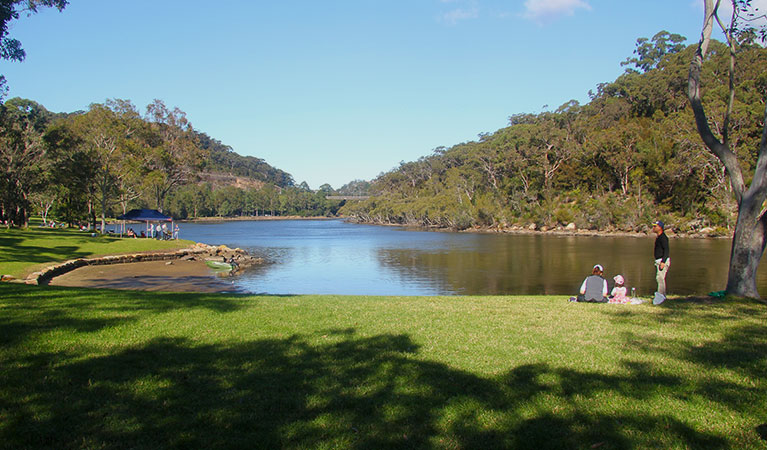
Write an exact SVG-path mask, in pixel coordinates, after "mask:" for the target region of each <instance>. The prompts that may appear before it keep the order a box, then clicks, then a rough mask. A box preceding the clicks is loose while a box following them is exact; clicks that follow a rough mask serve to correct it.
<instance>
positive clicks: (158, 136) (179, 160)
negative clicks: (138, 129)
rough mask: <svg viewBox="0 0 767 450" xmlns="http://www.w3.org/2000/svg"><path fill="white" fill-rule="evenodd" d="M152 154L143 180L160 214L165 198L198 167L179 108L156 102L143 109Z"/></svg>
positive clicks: (189, 127) (193, 144)
mask: <svg viewBox="0 0 767 450" xmlns="http://www.w3.org/2000/svg"><path fill="white" fill-rule="evenodd" d="M146 111H147V118H146V120H147V122H149V124H150V128H151V130H152V133H151V135H150V136H149V142H150V147H151V149H152V151H151V152H150V153H149V156H148V158H147V160H146V164H147V166H148V167H149V169H150V173H149V174H148V176H147V178H146V182H147V184H148V187H149V189H150V190H151V192H152V194H153V196H154V198H155V202H156V205H157V209H159V210H160V211H162V209H163V203H164V201H165V197H166V196H167V195H168V193H169V192H170V191H171V190H172V189H174V188H175V187H177V186H179V185H181V184H183V183H184V182H186V181H187V180H188V179H189V177H190V175H191V174H192V173H193V172H194V170H196V169H199V168H200V167H202V164H203V159H202V153H201V152H200V149H199V147H198V146H197V143H196V137H195V135H194V130H193V128H192V124H191V123H189V121H188V120H187V118H186V113H185V112H183V111H181V110H180V109H179V108H174V109H173V110H170V109H168V107H166V106H165V103H163V102H162V101H160V100H155V101H154V102H152V103H151V104H149V106H147V108H146Z"/></svg>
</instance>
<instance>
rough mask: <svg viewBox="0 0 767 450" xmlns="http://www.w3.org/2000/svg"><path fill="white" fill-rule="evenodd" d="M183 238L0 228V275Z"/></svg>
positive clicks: (159, 246)
mask: <svg viewBox="0 0 767 450" xmlns="http://www.w3.org/2000/svg"><path fill="white" fill-rule="evenodd" d="M191 244H193V242H191V241H184V240H178V241H175V240H170V241H158V240H154V239H132V238H119V237H115V236H96V237H92V236H91V234H90V233H84V232H80V231H74V230H62V229H50V228H30V229H26V230H25V229H17V228H11V229H5V228H0V275H12V276H14V277H16V278H23V277H24V276H26V275H28V274H30V273H31V272H34V271H36V270H39V269H41V268H43V267H45V266H48V265H51V264H54V263H57V262H63V261H67V260H70V259H76V258H89V257H93V256H103V255H120V254H125V253H134V252H144V251H150V250H166V249H174V248H184V247H188V246H190V245H191Z"/></svg>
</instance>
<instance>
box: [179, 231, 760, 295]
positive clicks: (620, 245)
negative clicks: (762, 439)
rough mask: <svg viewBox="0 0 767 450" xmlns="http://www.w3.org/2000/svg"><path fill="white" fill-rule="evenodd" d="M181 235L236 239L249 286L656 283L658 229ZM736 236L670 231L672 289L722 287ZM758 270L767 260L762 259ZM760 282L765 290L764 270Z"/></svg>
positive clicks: (434, 289)
mask: <svg viewBox="0 0 767 450" xmlns="http://www.w3.org/2000/svg"><path fill="white" fill-rule="evenodd" d="M181 233H182V234H181V237H182V238H184V239H191V240H194V241H198V242H205V243H207V244H215V245H219V244H225V245H227V246H229V247H240V248H242V249H245V250H247V251H248V252H249V253H251V254H252V255H255V256H260V257H262V258H264V259H265V260H266V261H267V264H265V265H264V266H261V267H258V268H255V269H250V270H248V271H246V272H245V273H244V274H242V275H241V276H238V277H235V278H234V282H235V286H236V287H237V288H238V289H240V290H243V291H247V292H251V293H267V294H353V295H441V294H480V295H484V294H561V295H563V296H565V295H571V294H574V293H575V292H576V291H577V289H578V287H579V286H580V283H581V282H582V281H583V278H584V277H585V276H586V275H588V274H589V273H590V272H591V268H592V267H593V265H594V264H597V263H599V264H602V265H603V266H604V267H605V275H606V276H607V278H608V280H609V281H610V285H611V286H612V277H613V276H615V275H616V274H622V275H623V276H624V277H626V279H627V285H628V286H629V287H631V286H634V287H636V288H637V292H638V294H640V295H650V294H651V293H652V292H653V291H654V290H655V268H654V266H653V264H652V262H653V261H652V250H653V242H654V237H642V238H633V237H581V236H548V235H496V234H469V233H447V232H444V233H443V232H426V231H412V230H407V229H403V228H396V227H381V226H371V225H355V224H348V223H345V222H343V221H340V220H289V221H249V222H223V223H212V224H181ZM729 250H730V241H729V240H726V239H717V240H703V239H681V238H678V239H675V238H671V260H672V264H671V268H670V270H669V274H668V277H667V284H668V290H669V293H670V294H680V295H687V294H701V293H702V294H705V293H707V292H711V291H715V290H720V289H723V288H724V285H725V282H726V279H727V262H728V257H729ZM762 269H765V267H764V265H762ZM760 272H761V273H760V278H759V290H760V292H761V293H762V295H765V294H767V271H766V270H761V271H760Z"/></svg>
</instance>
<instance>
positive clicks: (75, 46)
mask: <svg viewBox="0 0 767 450" xmlns="http://www.w3.org/2000/svg"><path fill="white" fill-rule="evenodd" d="M702 3H703V2H702V0H697V1H693V0H642V1H625V0H324V1H318V0H272V1H262V0H223V1H220V2H208V1H206V2H203V1H200V0H185V1H182V0H162V1H158V0H133V1H129V2H128V1H117V0H71V2H70V5H69V6H68V7H67V8H66V9H65V10H64V11H62V12H58V11H56V10H54V9H47V10H43V11H41V12H40V13H38V14H36V15H32V16H29V17H27V16H22V17H21V18H20V19H19V20H18V21H15V22H13V23H12V25H11V29H10V36H11V37H14V38H16V39H19V40H20V41H21V43H22V45H23V47H24V49H25V50H26V52H27V57H26V60H25V61H24V62H21V63H18V62H8V61H0V73H2V74H4V75H5V76H6V78H7V80H8V85H9V87H10V91H9V95H8V97H7V98H13V97H17V96H18V97H22V98H28V99H31V100H34V101H36V102H38V103H40V104H42V105H43V106H45V107H46V108H47V109H48V110H50V111H54V112H74V111H78V110H87V109H88V107H89V105H90V104H93V103H103V102H104V101H106V100H107V99H112V98H119V99H127V100H131V101H132V102H133V104H134V105H136V106H137V108H138V109H139V110H140V111H142V112H143V111H144V110H145V107H146V105H148V104H149V103H151V102H152V101H153V100H154V99H160V100H163V101H164V102H165V104H166V105H168V106H169V107H178V108H180V109H181V110H182V111H184V112H185V113H186V114H187V118H188V119H189V120H190V122H191V123H192V125H193V126H194V128H195V129H196V130H198V131H201V132H204V133H206V134H208V135H209V136H211V137H213V138H215V139H218V140H219V141H221V142H222V143H224V144H226V145H229V146H231V147H232V149H233V150H234V151H235V152H237V153H239V154H241V155H249V156H255V157H258V158H262V159H264V160H265V161H266V162H267V163H269V164H271V165H272V166H274V167H277V168H279V169H281V170H284V171H286V172H288V173H290V174H292V175H293V178H294V179H295V181H296V183H297V184H298V183H301V182H302V181H306V182H307V183H308V184H309V186H310V187H311V188H313V189H317V188H318V187H319V186H320V185H322V184H325V183H328V184H330V185H331V186H332V187H334V188H340V187H341V186H342V185H344V184H346V183H348V182H349V181H352V180H355V179H364V180H371V179H373V178H375V177H376V176H378V175H379V174H381V173H383V172H387V171H389V170H391V169H393V168H395V167H397V166H398V165H399V163H400V162H401V161H413V160H416V159H418V158H419V157H422V156H427V155H430V154H432V152H433V150H434V149H435V148H438V147H442V146H444V147H451V146H453V145H456V144H459V143H462V142H467V141H472V140H476V139H477V137H478V135H479V134H481V133H492V132H494V131H496V130H498V129H500V128H503V127H505V126H507V124H508V118H509V116H511V115H513V114H518V113H540V112H542V111H544V110H548V109H556V108H557V107H558V106H559V105H562V104H564V103H566V102H568V101H569V100H571V99H575V100H577V101H579V102H581V103H587V102H588V101H589V96H588V93H589V90H596V86H597V84H599V83H602V82H609V81H613V80H615V78H616V77H618V76H619V75H620V74H621V73H623V71H624V67H621V65H620V63H621V61H624V60H625V59H626V58H628V57H630V56H631V55H632V52H633V51H634V49H635V47H636V40H637V38H640V37H648V38H649V37H652V36H653V35H654V34H655V33H657V32H658V31H661V30H667V31H669V32H671V33H678V34H681V35H683V36H685V37H687V39H688V43H694V42H696V41H697V40H698V39H699V37H700V28H701V25H702V22H703V8H702ZM759 3H760V4H767V0H759Z"/></svg>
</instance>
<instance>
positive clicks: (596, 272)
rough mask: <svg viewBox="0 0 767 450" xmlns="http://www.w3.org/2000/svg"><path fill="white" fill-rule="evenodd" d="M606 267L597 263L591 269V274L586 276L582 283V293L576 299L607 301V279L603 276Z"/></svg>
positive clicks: (580, 300)
mask: <svg viewBox="0 0 767 450" xmlns="http://www.w3.org/2000/svg"><path fill="white" fill-rule="evenodd" d="M603 273H604V268H603V267H602V266H601V265H599V264H597V265H595V266H594V268H593V269H592V270H591V275H589V276H588V277H586V279H585V280H583V284H581V289H580V294H579V295H578V297H577V299H576V301H579V302H593V303H606V302H607V293H608V292H609V291H608V288H607V280H605V279H604V278H603V277H602V274H603Z"/></svg>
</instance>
